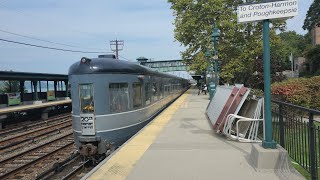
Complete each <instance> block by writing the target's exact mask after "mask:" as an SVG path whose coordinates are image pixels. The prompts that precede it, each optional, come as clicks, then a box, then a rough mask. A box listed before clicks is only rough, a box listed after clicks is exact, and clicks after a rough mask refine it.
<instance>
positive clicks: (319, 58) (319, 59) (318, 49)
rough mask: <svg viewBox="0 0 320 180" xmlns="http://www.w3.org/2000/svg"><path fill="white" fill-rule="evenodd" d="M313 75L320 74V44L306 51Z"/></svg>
mask: <svg viewBox="0 0 320 180" xmlns="http://www.w3.org/2000/svg"><path fill="white" fill-rule="evenodd" d="M305 55H306V58H307V59H308V65H309V70H310V72H311V74H312V75H320V45H316V46H314V47H312V48H310V49H309V50H307V51H306V53H305Z"/></svg>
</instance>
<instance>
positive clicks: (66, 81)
mask: <svg viewBox="0 0 320 180" xmlns="http://www.w3.org/2000/svg"><path fill="white" fill-rule="evenodd" d="M64 84H65V86H66V97H68V90H69V89H68V80H65V81H64Z"/></svg>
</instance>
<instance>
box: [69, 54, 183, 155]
mask: <svg viewBox="0 0 320 180" xmlns="http://www.w3.org/2000/svg"><path fill="white" fill-rule="evenodd" d="M69 82H70V84H71V96H72V118H73V122H72V126H73V131H74V136H75V142H76V145H77V148H78V149H79V151H80V153H81V154H82V155H85V156H94V155H99V154H104V153H106V152H107V151H108V150H109V149H110V148H114V147H117V146H119V145H121V144H122V143H123V142H125V141H126V140H127V139H129V138H130V137H131V136H132V135H134V134H135V133H136V132H137V131H139V130H140V129H141V128H142V127H143V126H145V125H146V124H147V123H148V122H149V121H150V120H151V119H152V118H153V117H154V116H155V115H156V114H157V113H158V112H159V111H161V110H162V109H163V108H165V107H166V106H167V105H168V103H170V102H172V101H173V100H174V99H175V98H177V97H178V96H179V95H181V94H182V93H183V92H184V91H185V90H186V89H187V88H188V80H186V79H183V78H179V77H176V76H172V75H169V74H165V73H159V72H155V71H153V70H151V69H149V68H147V67H144V66H140V65H138V64H135V63H131V62H127V61H121V60H117V59H112V58H93V59H88V58H82V59H81V60H80V61H79V62H76V63H74V64H73V65H72V66H71V67H70V68H69Z"/></svg>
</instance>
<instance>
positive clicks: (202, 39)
mask: <svg viewBox="0 0 320 180" xmlns="http://www.w3.org/2000/svg"><path fill="white" fill-rule="evenodd" d="M168 2H169V3H171V9H172V10H173V11H174V15H175V17H176V18H175V39H177V40H178V41H179V42H180V43H181V44H182V45H184V46H185V47H186V50H185V51H184V52H182V53H181V54H182V58H183V59H184V60H185V61H186V62H187V63H188V64H192V66H191V67H192V68H194V69H191V70H194V71H202V70H206V69H207V67H205V66H208V65H209V63H205V61H206V58H205V57H204V54H205V52H206V51H207V50H210V52H211V53H212V52H213V45H212V42H211V34H212V32H213V24H214V19H216V24H217V26H218V28H219V29H220V40H219V44H218V46H217V48H218V58H219V64H220V68H219V69H220V72H219V73H220V80H221V81H222V82H224V83H230V84H233V83H235V82H236V83H246V82H247V81H248V79H249V78H250V77H251V76H252V75H253V74H254V73H255V71H254V67H255V62H256V59H257V57H262V23H261V22H260V23H246V24H242V23H241V24H240V23H238V22H237V14H236V9H237V7H238V5H239V4H241V3H243V2H242V0H236V1H235V0H197V1H193V0H168ZM284 27H285V23H284V21H278V20H275V21H272V27H271V44H272V46H273V47H275V46H280V45H281V40H280V38H279V37H278V36H277V35H276V33H275V32H276V30H284ZM274 49H276V48H274ZM212 54H213V53H212ZM288 55H289V54H288ZM288 55H286V57H287V56H288ZM277 57H279V56H277ZM210 59H211V60H212V59H213V57H212V55H211V57H210ZM259 60H261V59H259ZM277 60H279V61H285V60H283V59H277Z"/></svg>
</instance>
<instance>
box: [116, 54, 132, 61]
mask: <svg viewBox="0 0 320 180" xmlns="http://www.w3.org/2000/svg"><path fill="white" fill-rule="evenodd" d="M118 56H120V55H118ZM120 57H121V58H123V59H125V60H127V61H133V60H132V59H128V58H126V57H123V56H120Z"/></svg>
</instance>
